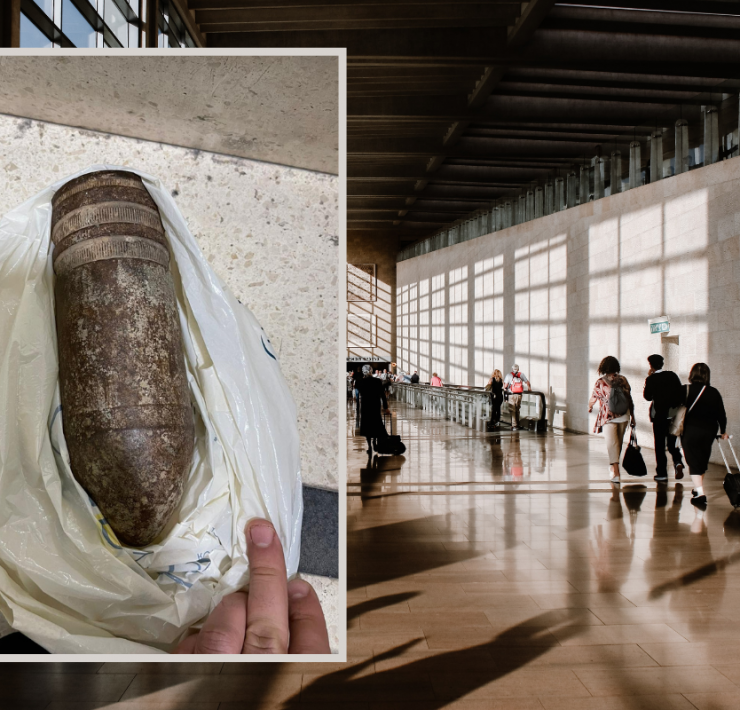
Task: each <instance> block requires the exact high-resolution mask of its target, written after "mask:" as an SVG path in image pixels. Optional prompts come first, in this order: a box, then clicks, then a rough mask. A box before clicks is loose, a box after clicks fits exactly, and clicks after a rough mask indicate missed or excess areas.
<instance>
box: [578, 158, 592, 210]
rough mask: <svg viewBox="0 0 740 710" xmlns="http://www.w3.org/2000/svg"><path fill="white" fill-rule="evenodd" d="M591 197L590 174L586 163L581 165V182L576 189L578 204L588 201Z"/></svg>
mask: <svg viewBox="0 0 740 710" xmlns="http://www.w3.org/2000/svg"><path fill="white" fill-rule="evenodd" d="M590 197H591V175H590V172H589V168H588V165H581V184H580V186H579V190H578V204H579V205H582V204H584V203H585V202H588V201H589V199H590Z"/></svg>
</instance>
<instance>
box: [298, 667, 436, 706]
mask: <svg viewBox="0 0 740 710" xmlns="http://www.w3.org/2000/svg"><path fill="white" fill-rule="evenodd" d="M434 699H435V694H434V692H433V690H432V686H431V684H430V682H429V680H428V679H427V678H423V677H419V676H418V675H414V674H407V675H404V673H403V672H402V669H400V670H399V671H397V672H392V673H388V674H383V675H380V676H379V675H377V674H376V675H374V676H369V677H362V678H347V677H346V676H345V675H344V674H341V673H338V674H335V675H329V676H325V675H323V676H322V675H318V674H311V673H308V674H306V675H304V676H303V687H302V690H301V702H302V703H303V702H313V703H319V702H330V703H352V702H354V701H360V702H373V701H375V702H383V701H403V700H409V701H417V700H434Z"/></svg>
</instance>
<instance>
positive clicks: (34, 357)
mask: <svg viewBox="0 0 740 710" xmlns="http://www.w3.org/2000/svg"><path fill="white" fill-rule="evenodd" d="M105 169H112V170H129V171H130V172H135V173H137V174H138V175H139V176H140V177H142V178H143V180H144V184H145V185H146V187H147V189H148V190H149V192H150V194H151V196H152V198H153V199H154V201H155V202H156V203H157V206H158V207H159V210H160V213H161V216H162V222H163V224H164V227H165V230H166V232H167V237H168V240H169V243H170V250H171V254H172V257H173V259H172V272H173V277H174V280H175V292H176V295H177V299H178V310H179V314H180V323H181V326H182V331H183V343H184V352H185V362H186V366H187V372H188V382H189V385H190V392H191V399H192V401H193V404H194V409H195V412H196V447H195V454H194V458H193V465H192V467H191V470H190V473H189V475H188V479H187V482H186V484H185V494H184V496H183V500H182V503H181V505H180V507H179V508H178V510H177V511H176V512H175V514H174V515H173V517H172V520H171V521H170V523H169V524H168V526H167V528H166V529H165V534H164V538H163V539H162V541H161V542H159V543H158V544H152V545H149V546H148V547H145V548H126V547H123V546H122V545H121V544H120V543H118V542H117V540H116V538H115V535H114V534H113V532H112V531H111V530H110V528H109V527H108V526H107V524H106V522H105V520H104V519H103V516H102V515H101V513H100V511H99V509H98V508H97V506H96V505H95V504H94V503H93V501H92V500H91V499H90V498H89V496H88V495H87V494H86V493H85V491H84V490H83V489H82V488H81V486H80V485H79V484H78V483H77V481H76V480H75V479H74V477H73V476H72V473H71V471H70V468H69V456H68V453H67V448H66V444H65V441H64V435H63V431H62V416H63V413H62V411H61V406H60V400H59V386H58V376H57V347H56V330H55V324H54V302H53V283H54V281H53V279H54V274H53V269H52V266H51V258H50V250H51V245H50V226H51V198H52V196H53V195H54V193H55V191H56V190H57V189H58V188H59V187H61V186H62V185H63V184H64V183H66V182H68V181H69V180H71V179H72V178H74V177H77V176H79V175H83V174H85V173H88V172H92V171H94V170H105ZM302 506H303V504H302V492H301V477H300V461H299V441H298V428H297V417H296V410H295V405H294V403H293V399H292V397H291V395H290V392H289V390H288V386H287V384H286V382H285V380H284V378H283V376H282V373H281V372H280V367H279V365H278V361H277V358H276V357H275V354H274V353H273V352H272V349H271V347H270V343H269V340H268V339H267V336H266V335H265V333H264V331H263V330H262V329H261V328H260V326H259V323H257V320H256V319H255V318H254V316H253V315H252V314H251V312H250V311H249V310H248V309H247V308H246V307H245V306H243V305H241V304H240V303H239V302H238V301H237V300H236V299H235V298H234V296H233V295H232V294H231V293H229V292H228V290H227V289H226V287H225V286H224V284H223V283H222V282H221V280H220V279H219V278H218V277H217V276H216V275H215V274H214V272H213V271H212V269H211V268H210V266H209V265H208V263H207V262H206V260H205V259H204V258H203V255H202V254H201V252H200V249H199V248H198V245H197V243H196V241H195V239H194V238H193V236H192V235H191V234H190V232H189V230H188V227H187V224H186V223H185V220H184V219H183V217H182V215H181V214H180V212H179V211H178V209H177V206H176V205H175V202H174V200H173V199H172V198H171V197H170V194H169V192H168V191H167V190H166V189H165V188H163V187H162V184H161V183H160V181H159V180H157V179H156V178H154V177H151V176H149V175H146V174H145V173H141V172H139V171H137V170H131V169H130V168H120V167H117V166H111V165H95V166H92V167H90V168H88V169H87V170H84V171H82V172H79V173H76V174H75V175H71V176H69V177H67V178H65V179H64V180H61V181H59V182H58V183H55V184H54V185H52V186H51V187H49V188H47V189H45V190H43V191H42V192H40V193H39V194H37V195H36V196H35V197H33V198H31V199H30V200H27V201H26V202H25V203H24V204H22V205H21V206H20V207H18V208H17V209H15V210H13V211H12V212H10V213H9V214H7V215H5V217H3V218H2V219H1V220H0V613H1V614H2V615H4V616H5V617H6V619H7V620H8V621H9V623H10V624H11V625H12V626H13V628H14V629H16V630H18V631H22V632H23V633H24V634H26V635H27V636H29V637H30V638H31V639H33V640H34V641H36V642H37V643H39V644H41V645H42V646H43V647H44V648H46V649H47V650H49V651H51V652H52V653H161V652H167V651H171V650H172V649H173V648H174V646H175V645H176V644H177V643H178V642H179V641H180V640H181V639H182V638H183V637H184V636H185V634H186V631H187V629H188V628H189V627H191V626H193V625H195V624H197V622H199V621H200V620H202V619H203V618H204V617H205V616H206V615H207V614H208V613H209V612H210V611H211V610H212V609H213V608H214V607H215V605H216V604H217V603H218V602H219V601H220V600H221V599H222V598H223V596H224V595H226V594H229V593H231V592H233V591H236V590H238V589H240V588H242V587H243V586H244V584H245V583H246V582H247V580H248V576H249V574H248V568H247V560H246V543H245V539H244V526H245V524H246V522H247V521H248V520H249V519H251V518H253V517H255V516H259V517H265V518H268V519H269V520H271V521H272V522H273V524H274V525H275V528H276V530H277V532H278V534H279V536H280V540H281V541H282V544H283V548H284V550H285V559H286V566H287V569H288V575H289V576H292V575H293V574H295V573H296V571H297V569H298V558H299V554H300V532H301V520H302V513H303V507H302Z"/></svg>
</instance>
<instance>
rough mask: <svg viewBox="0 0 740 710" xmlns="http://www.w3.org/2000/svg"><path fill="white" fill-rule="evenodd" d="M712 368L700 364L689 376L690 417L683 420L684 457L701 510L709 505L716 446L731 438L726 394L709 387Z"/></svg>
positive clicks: (688, 411) (687, 414)
mask: <svg viewBox="0 0 740 710" xmlns="http://www.w3.org/2000/svg"><path fill="white" fill-rule="evenodd" d="M710 374H711V373H710V370H709V366H708V365H706V364H705V363H703V362H697V363H696V364H695V365H694V366H693V367H692V368H691V372H690V373H689V382H690V383H691V384H689V385H688V386H687V387H686V401H685V405H686V415H685V417H684V420H683V432H682V433H681V445H682V447H683V453H684V457H685V458H686V463H687V464H688V466H689V473H690V474H691V482H692V483H693V484H694V490H692V491H691V495H692V498H691V503H692V505H696V506H699V507H704V506H706V504H707V496H706V494H705V493H704V474H705V473H706V470H707V466H708V465H709V457H710V456H711V455H712V444H713V443H714V440H715V438H716V437H717V431H718V430H719V432H720V437H719V438H721V439H727V438H729V437H728V435H727V432H726V429H727V415H726V414H725V405H724V403H723V402H722V395H721V394H720V393H719V392H718V391H717V390H716V389H715V388H714V387H711V386H710V384H709V379H710Z"/></svg>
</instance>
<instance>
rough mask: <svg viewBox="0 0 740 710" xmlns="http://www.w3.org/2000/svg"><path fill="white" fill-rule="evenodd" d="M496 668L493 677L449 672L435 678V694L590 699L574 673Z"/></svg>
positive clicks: (439, 674)
mask: <svg viewBox="0 0 740 710" xmlns="http://www.w3.org/2000/svg"><path fill="white" fill-rule="evenodd" d="M507 670H508V668H506V667H503V668H502V667H498V668H494V669H493V670H492V671H491V672H490V673H466V672H465V671H459V670H458V671H449V672H447V673H444V672H442V671H440V672H439V673H437V674H435V675H434V676H432V679H431V680H432V684H433V686H434V692H435V693H436V695H437V697H439V698H454V697H459V696H461V695H465V696H466V698H469V699H471V700H475V699H480V698H505V697H542V696H547V695H560V696H565V697H588V695H589V692H588V690H586V688H585V686H584V685H583V684H582V683H581V682H580V680H579V679H578V678H577V677H576V675H575V674H574V673H573V671H570V670H562V669H557V670H549V669H543V668H538V669H536V670H513V671H511V672H507Z"/></svg>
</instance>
